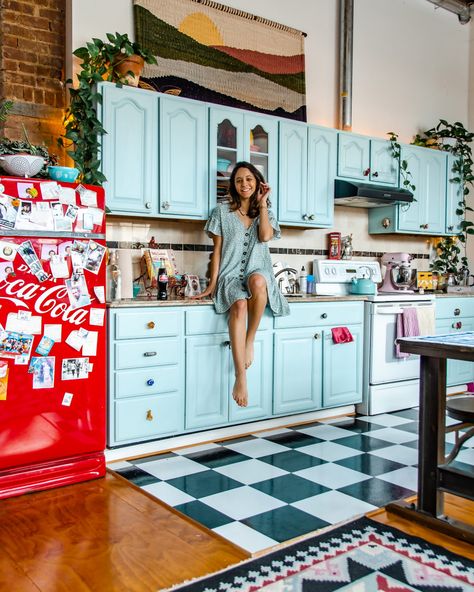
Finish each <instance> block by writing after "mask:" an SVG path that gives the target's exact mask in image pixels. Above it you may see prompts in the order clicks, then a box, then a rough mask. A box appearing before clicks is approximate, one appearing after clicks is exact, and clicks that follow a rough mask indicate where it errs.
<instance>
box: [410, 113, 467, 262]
mask: <svg viewBox="0 0 474 592" xmlns="http://www.w3.org/2000/svg"><path fill="white" fill-rule="evenodd" d="M473 140H474V133H472V132H470V131H468V130H467V129H466V128H465V127H464V125H463V124H462V123H461V122H459V121H456V122H455V123H452V124H451V123H448V122H447V121H446V120H445V119H440V120H439V123H438V125H436V126H435V127H433V128H431V129H429V130H427V131H425V132H422V133H421V134H417V135H416V136H415V138H414V140H413V144H415V145H416V146H425V147H427V148H435V149H438V150H444V151H446V152H450V153H451V154H452V155H453V156H454V164H453V167H452V169H451V172H452V174H453V176H452V177H451V179H450V182H451V183H457V184H459V190H460V191H459V192H460V196H459V202H458V204H457V208H456V214H457V215H458V216H460V217H462V220H461V222H460V223H459V226H460V232H459V234H458V235H457V239H458V240H459V241H460V242H461V243H462V244H463V247H464V255H463V256H462V257H461V258H460V261H461V270H465V269H468V261H467V256H466V242H467V237H468V235H470V234H471V235H472V234H474V222H471V221H470V220H466V212H468V211H469V212H472V211H474V210H473V208H471V207H470V206H468V205H467V202H466V197H467V195H468V194H469V185H471V186H474V171H473V169H474V162H473V159H472V149H471V146H470V143H471V142H472V141H473ZM449 247H451V248H452V243H451V244H445V243H443V242H442V241H441V242H440V243H439V244H438V245H437V250H438V259H439V258H441V257H443V256H444V255H445V253H444V251H445V250H448V251H449ZM435 265H436V260H435V262H434V264H432V266H433V269H435ZM458 271H459V270H458Z"/></svg>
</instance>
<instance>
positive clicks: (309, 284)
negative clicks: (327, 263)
mask: <svg viewBox="0 0 474 592" xmlns="http://www.w3.org/2000/svg"><path fill="white" fill-rule="evenodd" d="M306 294H308V295H312V294H314V275H311V274H310V273H308V275H307V276H306Z"/></svg>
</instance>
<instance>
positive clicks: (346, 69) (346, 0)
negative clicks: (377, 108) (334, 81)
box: [339, 0, 354, 131]
mask: <svg viewBox="0 0 474 592" xmlns="http://www.w3.org/2000/svg"><path fill="white" fill-rule="evenodd" d="M353 32H354V0H339V129H341V130H347V131H351V130H352V54H353V50H352V38H353Z"/></svg>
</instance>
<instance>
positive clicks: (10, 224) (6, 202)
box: [0, 195, 19, 230]
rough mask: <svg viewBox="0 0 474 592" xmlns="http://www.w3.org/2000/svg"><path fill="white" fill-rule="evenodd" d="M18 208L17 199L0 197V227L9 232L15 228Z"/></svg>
mask: <svg viewBox="0 0 474 592" xmlns="http://www.w3.org/2000/svg"><path fill="white" fill-rule="evenodd" d="M15 204H16V205H15ZM18 206H19V200H18V199H14V198H12V197H9V196H8V195H2V196H0V227H2V228H8V229H10V230H11V229H12V228H15V221H16V216H17V212H18Z"/></svg>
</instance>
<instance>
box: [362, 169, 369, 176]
mask: <svg viewBox="0 0 474 592" xmlns="http://www.w3.org/2000/svg"><path fill="white" fill-rule="evenodd" d="M362 174H363V175H364V177H368V176H369V175H370V168H368V169H365V171H363V172H362Z"/></svg>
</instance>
